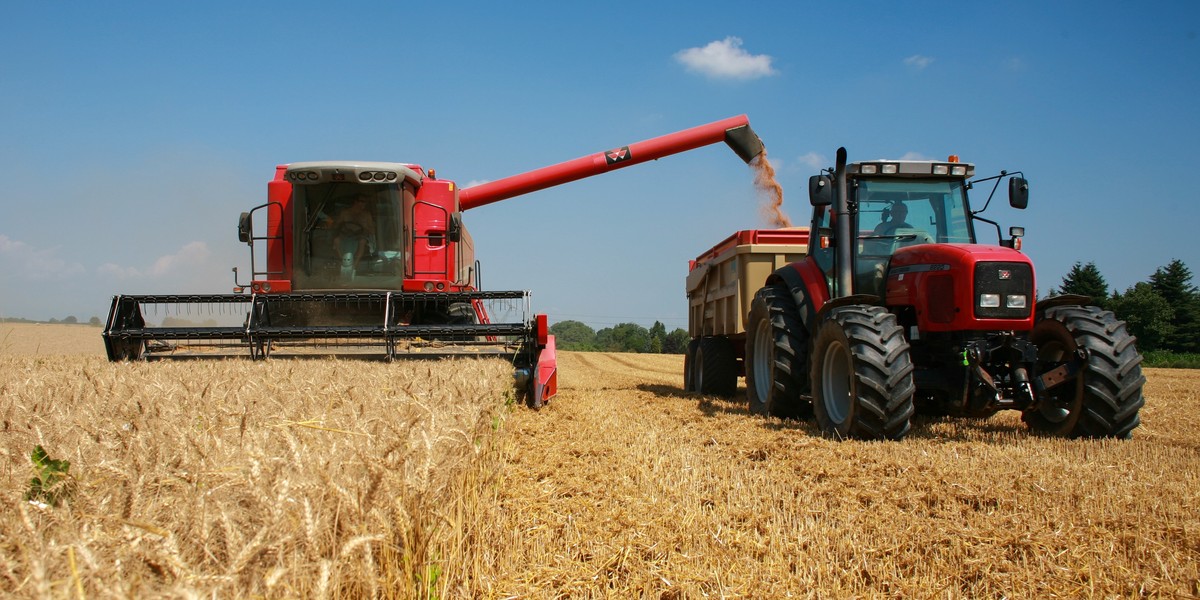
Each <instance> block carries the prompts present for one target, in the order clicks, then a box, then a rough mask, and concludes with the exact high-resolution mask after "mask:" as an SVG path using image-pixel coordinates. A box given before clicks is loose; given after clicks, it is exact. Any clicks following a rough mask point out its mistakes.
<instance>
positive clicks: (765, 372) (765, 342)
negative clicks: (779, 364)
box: [752, 319, 775, 403]
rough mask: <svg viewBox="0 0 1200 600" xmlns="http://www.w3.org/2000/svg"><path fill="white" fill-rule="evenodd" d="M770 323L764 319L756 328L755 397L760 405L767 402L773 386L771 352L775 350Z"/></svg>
mask: <svg viewBox="0 0 1200 600" xmlns="http://www.w3.org/2000/svg"><path fill="white" fill-rule="evenodd" d="M771 333H772V328H771V323H770V321H767V320H766V319H762V320H761V321H759V322H758V325H757V326H755V328H754V364H753V366H752V368H753V369H754V396H755V399H756V400H758V401H759V402H760V403H765V402H766V401H767V396H769V395H770V393H771V386H772V385H773V377H772V366H773V365H772V364H771V363H772V362H773V361H772V359H773V357H772V356H771V351H772V350H774V348H775V340H774V339H772V337H773V336H772V335H771Z"/></svg>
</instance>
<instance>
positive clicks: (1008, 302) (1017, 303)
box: [1004, 294, 1025, 308]
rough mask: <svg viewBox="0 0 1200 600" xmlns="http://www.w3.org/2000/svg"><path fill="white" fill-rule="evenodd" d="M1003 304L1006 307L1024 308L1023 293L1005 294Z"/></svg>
mask: <svg viewBox="0 0 1200 600" xmlns="http://www.w3.org/2000/svg"><path fill="white" fill-rule="evenodd" d="M1004 306H1006V307H1008V308H1025V294H1009V295H1007V296H1005V297H1004Z"/></svg>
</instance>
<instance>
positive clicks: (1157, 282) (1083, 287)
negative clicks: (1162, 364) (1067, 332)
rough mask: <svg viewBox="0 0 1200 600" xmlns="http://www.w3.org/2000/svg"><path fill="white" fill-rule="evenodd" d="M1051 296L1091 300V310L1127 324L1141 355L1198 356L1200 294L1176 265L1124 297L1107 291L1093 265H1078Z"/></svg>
mask: <svg viewBox="0 0 1200 600" xmlns="http://www.w3.org/2000/svg"><path fill="white" fill-rule="evenodd" d="M1049 294H1050V295H1054V294H1079V295H1082V296H1090V297H1091V298H1092V302H1093V303H1094V304H1096V305H1097V306H1099V307H1101V308H1104V309H1107V310H1111V311H1113V313H1114V314H1116V315H1117V318H1119V319H1121V320H1123V321H1125V323H1126V324H1127V325H1128V327H1129V332H1130V333H1132V334H1133V335H1135V336H1137V339H1138V349H1139V350H1141V351H1142V352H1152V351H1156V350H1166V351H1169V352H1177V353H1188V354H1190V353H1197V352H1200V290H1198V289H1197V287H1196V286H1195V285H1194V284H1193V283H1192V272H1191V270H1189V269H1188V268H1187V265H1185V264H1183V261H1181V260H1179V259H1175V260H1172V261H1171V262H1170V263H1169V264H1167V265H1166V266H1163V267H1159V268H1158V269H1156V270H1155V271H1154V273H1153V274H1151V275H1150V277H1149V278H1148V279H1147V280H1146V281H1139V282H1137V283H1135V284H1133V285H1132V286H1130V287H1129V288H1127V289H1126V290H1125V291H1124V292H1121V291H1117V290H1115V289H1113V290H1110V287H1109V285H1108V282H1107V281H1105V279H1104V275H1102V274H1101V273H1100V269H1099V268H1097V267H1096V263H1094V262H1088V263H1086V264H1085V263H1082V262H1076V263H1075V265H1074V266H1073V267H1071V270H1070V271H1068V272H1067V274H1066V275H1065V276H1064V277H1063V280H1062V285H1060V286H1059V287H1058V289H1057V290H1055V289H1051V290H1050V292H1049Z"/></svg>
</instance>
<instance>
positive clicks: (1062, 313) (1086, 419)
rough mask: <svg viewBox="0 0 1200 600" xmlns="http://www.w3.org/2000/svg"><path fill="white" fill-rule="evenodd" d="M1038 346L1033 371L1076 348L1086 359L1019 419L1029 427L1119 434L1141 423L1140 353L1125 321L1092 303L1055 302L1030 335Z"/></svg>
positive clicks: (1080, 433) (1143, 380) (1055, 431)
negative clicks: (1068, 379) (1065, 304)
mask: <svg viewBox="0 0 1200 600" xmlns="http://www.w3.org/2000/svg"><path fill="white" fill-rule="evenodd" d="M1029 341H1031V342H1033V343H1034V344H1035V345H1036V346H1037V347H1038V364H1037V367H1036V368H1035V375H1041V374H1042V373H1045V372H1046V371H1049V370H1051V369H1054V368H1056V367H1058V366H1060V365H1062V364H1063V363H1064V362H1067V361H1069V360H1071V359H1072V357H1073V356H1074V354H1075V352H1076V350H1077V349H1079V348H1083V349H1086V350H1087V355H1088V358H1087V362H1086V363H1085V365H1084V367H1083V369H1082V370H1080V371H1079V372H1078V373H1077V374H1076V377H1075V381H1073V382H1072V381H1065V382H1063V383H1061V384H1059V385H1057V386H1055V387H1052V388H1050V389H1049V390H1046V391H1045V392H1042V394H1041V396H1040V398H1039V400H1041V402H1040V403H1039V405H1038V406H1037V407H1036V408H1031V409H1029V410H1027V411H1025V412H1024V413H1023V414H1022V415H1021V418H1022V420H1024V421H1025V423H1026V424H1027V425H1029V428H1030V429H1032V430H1034V431H1038V432H1041V433H1047V434H1051V435H1058V436H1063V437H1071V438H1076V437H1089V438H1106V437H1109V438H1121V439H1128V438H1129V437H1131V436H1132V433H1133V430H1134V428H1136V427H1137V426H1138V425H1139V424H1140V423H1141V418H1140V417H1139V416H1138V411H1139V410H1141V408H1142V405H1143V404H1145V402H1146V400H1145V398H1144V397H1143V396H1142V387H1143V386H1144V385H1145V383H1146V378H1145V377H1144V376H1143V375H1142V355H1141V353H1139V352H1138V349H1137V344H1136V341H1137V338H1135V337H1134V336H1132V335H1130V333H1129V330H1128V328H1126V326H1125V322H1124V321H1121V320H1119V319H1117V317H1116V315H1114V314H1113V313H1112V312H1110V311H1107V310H1101V309H1100V308H1099V307H1096V306H1056V307H1052V308H1050V309H1048V310H1047V311H1046V316H1045V317H1044V318H1043V319H1041V320H1040V321H1038V322H1037V324H1036V325H1034V327H1033V331H1031V332H1030V333H1029Z"/></svg>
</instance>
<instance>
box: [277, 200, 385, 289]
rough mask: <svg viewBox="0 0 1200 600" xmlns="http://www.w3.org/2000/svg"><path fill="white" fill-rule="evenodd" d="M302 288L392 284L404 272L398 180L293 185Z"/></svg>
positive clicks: (296, 246)
mask: <svg viewBox="0 0 1200 600" xmlns="http://www.w3.org/2000/svg"><path fill="white" fill-rule="evenodd" d="M292 201H293V203H294V205H295V206H294V210H295V213H294V214H295V219H296V223H297V227H296V228H295V231H296V239H295V246H294V247H295V248H296V253H295V256H296V259H295V270H296V280H297V282H296V283H297V285H298V286H299V288H300V289H338V288H362V287H372V288H392V287H397V285H398V282H399V281H400V280H401V278H402V276H403V272H404V269H403V264H404V263H403V257H402V256H401V241H402V236H401V223H402V221H401V215H402V210H401V190H400V186H398V185H377V184H359V183H340V182H339V183H322V184H315V185H297V186H295V187H294V188H293V200H292Z"/></svg>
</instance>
